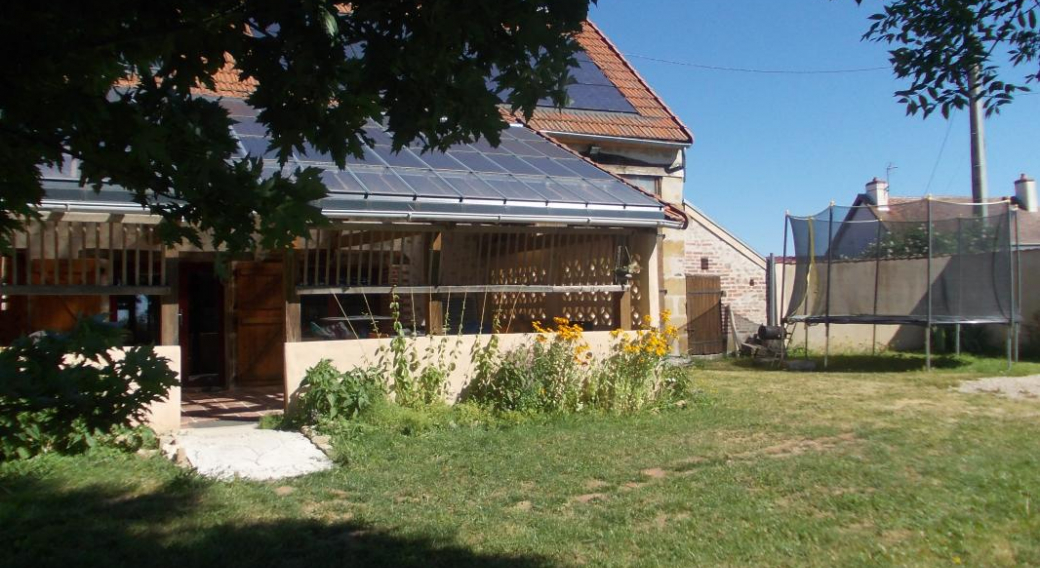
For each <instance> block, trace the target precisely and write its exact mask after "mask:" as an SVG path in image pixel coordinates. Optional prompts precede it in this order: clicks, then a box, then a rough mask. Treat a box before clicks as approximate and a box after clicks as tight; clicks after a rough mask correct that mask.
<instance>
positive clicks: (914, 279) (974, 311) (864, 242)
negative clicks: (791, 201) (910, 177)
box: [780, 198, 1021, 368]
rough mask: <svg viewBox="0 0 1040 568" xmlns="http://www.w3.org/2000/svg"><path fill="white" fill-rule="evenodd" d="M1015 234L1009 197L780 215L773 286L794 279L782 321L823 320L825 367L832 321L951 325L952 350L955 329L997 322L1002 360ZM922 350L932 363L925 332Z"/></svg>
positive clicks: (1009, 320) (1013, 297)
mask: <svg viewBox="0 0 1040 568" xmlns="http://www.w3.org/2000/svg"><path fill="white" fill-rule="evenodd" d="M1017 232H1018V221H1017V216H1016V208H1015V207H1014V206H1012V204H1011V202H1010V201H994V202H988V203H981V204H980V203H956V202H949V201H940V200H936V199H932V198H925V199H921V200H918V201H904V202H899V203H892V204H889V205H885V206H877V205H863V206H855V207H841V206H835V205H833V204H832V205H831V206H830V207H828V208H827V209H825V210H824V211H822V212H820V213H817V214H816V215H810V216H807V217H798V216H793V215H790V214H787V215H786V221H785V223H784V258H785V259H788V256H787V255H788V242H789V241H790V243H791V244H792V245H793V247H794V263H793V265H792V266H789V265H790V264H791V263H790V260H788V261H787V262H785V264H784V266H783V278H782V279H781V283H782V284H781V286H783V287H785V288H786V286H787V282H788V275H787V271H788V270H789V269H791V268H793V270H794V277H793V289H792V290H791V298H790V301H789V305H788V306H787V307H786V311H785V310H784V306H781V314H783V323H785V324H794V323H802V324H804V325H806V326H809V325H819V324H823V325H824V326H826V328H827V331H826V334H825V337H826V340H825V341H826V343H825V354H824V365H825V366H826V363H827V359H828V357H829V354H830V326H831V325H841V324H867V325H917V326H924V327H927V328H928V329H929V330H931V328H932V327H933V326H955V327H956V332H957V333H956V337H957V338H958V350H959V337H960V326H961V325H968V324H998V325H1005V326H1007V330H1008V331H1007V352H1008V361H1009V363H1010V362H1011V361H1012V359H1013V358H1017V345H1018V341H1017V334H1018V324H1019V321H1020V319H1021V318H1020V315H1019V313H1018V310H1019V306H1020V304H1021V302H1020V301H1019V298H1018V297H1017V295H1018V294H1019V293H1020V291H1021V287H1020V286H1019V283H1018V282H1017V281H1016V278H1018V273H1019V270H1018V264H1019V261H1018V257H1017V241H1018V239H1017ZM786 295H787V293H786V290H783V289H782V290H781V295H780V298H781V301H783V299H784V298H785V297H786ZM1013 346H1014V347H1013ZM806 351H808V339H806ZM925 352H926V355H927V361H928V363H927V365H928V367H929V368H930V367H931V356H932V344H931V333H925Z"/></svg>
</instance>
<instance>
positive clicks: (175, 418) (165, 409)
mask: <svg viewBox="0 0 1040 568" xmlns="http://www.w3.org/2000/svg"><path fill="white" fill-rule="evenodd" d="M109 353H110V354H111V356H112V358H113V359H114V360H116V361H119V360H122V359H123V357H124V356H125V354H126V352H125V351H124V350H122V349H116V350H113V351H110V352H109ZM155 353H156V354H157V355H159V356H160V357H165V358H166V359H167V360H169V363H168V365H169V367H170V368H171V369H173V371H174V373H176V374H177V384H176V385H175V386H173V387H171V388H170V391H169V393H168V394H167V396H166V399H164V400H161V401H159V402H156V403H153V404H152V405H151V406H150V407H149V408H148V413H147V418H146V419H145V421H144V423H145V424H146V425H147V426H148V427H149V428H151V429H152V430H155V432H156V433H158V434H164V433H167V432H172V431H174V430H178V429H179V428H180V426H181V386H180V381H181V371H180V369H181V348H180V346H178V345H157V346H155ZM68 360H69V358H68V356H66V361H68Z"/></svg>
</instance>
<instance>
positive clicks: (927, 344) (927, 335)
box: [924, 195, 932, 371]
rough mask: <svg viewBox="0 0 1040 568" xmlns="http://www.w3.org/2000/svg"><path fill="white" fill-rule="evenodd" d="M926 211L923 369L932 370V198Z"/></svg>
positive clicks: (927, 202) (930, 197) (928, 201)
mask: <svg viewBox="0 0 1040 568" xmlns="http://www.w3.org/2000/svg"><path fill="white" fill-rule="evenodd" d="M925 204H926V206H927V209H928V261H927V269H926V270H927V272H926V277H925V286H926V287H927V288H926V289H925V294H926V295H927V298H928V299H927V302H928V312H927V319H926V323H925V328H924V357H925V369H926V370H928V371H931V370H932V196H931V195H929V196H927V197H925Z"/></svg>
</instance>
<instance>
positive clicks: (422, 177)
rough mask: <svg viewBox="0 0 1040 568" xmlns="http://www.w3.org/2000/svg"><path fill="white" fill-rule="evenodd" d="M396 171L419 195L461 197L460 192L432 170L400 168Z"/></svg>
mask: <svg viewBox="0 0 1040 568" xmlns="http://www.w3.org/2000/svg"><path fill="white" fill-rule="evenodd" d="M397 173H398V175H400V176H401V179H403V180H404V181H406V182H408V185H410V186H412V189H414V190H415V193H416V195H418V196H419V197H438V198H447V197H453V198H461V197H462V194H461V193H459V192H458V191H455V188H453V187H452V186H450V185H448V183H447V182H445V181H444V180H442V179H441V178H440V177H438V176H437V174H435V173H434V172H432V171H422V170H406V169H401V170H400V171H398V172H397Z"/></svg>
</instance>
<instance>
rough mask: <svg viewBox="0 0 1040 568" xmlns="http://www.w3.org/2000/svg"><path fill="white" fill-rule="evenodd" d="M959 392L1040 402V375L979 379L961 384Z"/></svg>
mask: <svg viewBox="0 0 1040 568" xmlns="http://www.w3.org/2000/svg"><path fill="white" fill-rule="evenodd" d="M957 390H958V391H960V392H962V393H967V394H979V393H985V394H997V395H1000V396H1004V397H1007V398H1014V399H1025V400H1034V401H1037V402H1040V375H1030V376H1028V377H992V378H989V379H978V380H975V381H967V382H964V383H961V385H960V387H958V388H957Z"/></svg>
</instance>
